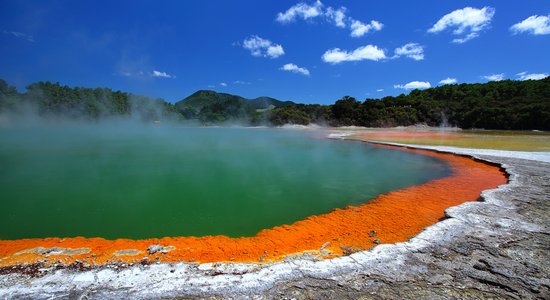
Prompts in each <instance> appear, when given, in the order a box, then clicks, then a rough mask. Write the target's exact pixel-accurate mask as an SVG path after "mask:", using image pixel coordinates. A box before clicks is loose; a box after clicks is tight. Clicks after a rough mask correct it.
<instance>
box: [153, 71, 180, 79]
mask: <svg viewBox="0 0 550 300" xmlns="http://www.w3.org/2000/svg"><path fill="white" fill-rule="evenodd" d="M151 77H160V78H176V76H174V75H170V74H168V73H166V72H161V71H157V70H153V72H152V73H151Z"/></svg>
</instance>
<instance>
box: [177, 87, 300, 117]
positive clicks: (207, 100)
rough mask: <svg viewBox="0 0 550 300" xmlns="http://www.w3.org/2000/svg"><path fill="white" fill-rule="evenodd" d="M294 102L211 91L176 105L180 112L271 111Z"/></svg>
mask: <svg viewBox="0 0 550 300" xmlns="http://www.w3.org/2000/svg"><path fill="white" fill-rule="evenodd" d="M294 104H295V103H294V102H292V101H281V100H277V99H274V98H270V97H258V98H255V99H246V98H243V97H241V96H237V95H231V94H226V93H218V92H215V91H210V90H199V91H197V92H195V93H193V94H192V95H190V96H188V97H186V98H185V99H183V100H180V101H178V102H176V103H175V106H176V108H177V109H179V110H185V109H193V110H194V111H195V112H197V113H198V112H200V111H201V110H202V109H203V108H205V107H211V106H213V105H216V106H236V105H238V106H239V107H241V108H242V109H244V110H252V109H253V110H269V109H273V108H278V107H283V106H287V105H294Z"/></svg>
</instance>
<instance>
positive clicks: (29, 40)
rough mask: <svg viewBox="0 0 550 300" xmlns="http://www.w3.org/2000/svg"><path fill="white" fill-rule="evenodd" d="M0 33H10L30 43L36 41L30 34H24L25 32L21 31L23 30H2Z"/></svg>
mask: <svg viewBox="0 0 550 300" xmlns="http://www.w3.org/2000/svg"><path fill="white" fill-rule="evenodd" d="M2 33H4V34H11V35H13V36H15V37H16V38H20V39H23V40H26V41H28V42H31V43H34V42H36V41H35V40H34V37H33V36H32V35H30V34H26V33H23V32H18V31H7V30H2Z"/></svg>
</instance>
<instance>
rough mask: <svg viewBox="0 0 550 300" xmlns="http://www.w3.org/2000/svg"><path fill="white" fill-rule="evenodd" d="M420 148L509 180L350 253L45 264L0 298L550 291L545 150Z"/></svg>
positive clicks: (10, 278)
mask: <svg viewBox="0 0 550 300" xmlns="http://www.w3.org/2000/svg"><path fill="white" fill-rule="evenodd" d="M418 147H419V148H426V149H432V150H437V151H444V152H454V153H458V154H461V155H471V156H473V157H475V158H477V159H480V160H484V161H488V162H491V163H495V164H499V165H501V166H502V168H503V169H504V170H505V171H506V172H507V173H508V174H509V176H510V177H509V183H508V184H506V185H502V186H500V187H499V188H497V189H493V190H487V191H484V192H483V193H482V200H483V201H480V202H467V203H463V204H461V205H459V206H455V207H451V208H449V209H447V210H446V215H447V218H446V219H444V220H442V221H441V222H438V223H436V224H434V225H433V226H430V227H428V228H426V229H425V230H424V231H422V232H421V233H420V234H418V235H417V236H415V237H414V238H412V239H410V240H409V241H407V242H402V243H396V244H382V245H379V246H377V247H374V248H372V249H370V250H367V251H361V252H356V253H353V254H350V255H348V256H342V257H337V258H334V259H324V260H323V259H317V258H315V257H309V256H307V255H302V256H296V257H291V258H287V259H286V260H285V261H282V262H275V263H265V264H254V263H246V264H244V263H206V264H194V263H153V264H148V263H147V264H137V265H133V266H124V265H112V266H103V267H99V268H91V269H90V268H87V267H86V266H80V267H76V268H61V269H58V268H56V267H55V266H51V267H48V268H43V269H37V270H33V269H31V270H28V271H24V270H23V271H21V272H7V273H5V274H0V299H26V298H29V299H78V298H80V299H121V298H132V299H150V298H163V299H170V298H209V299H225V298H239V299H242V298H245V299H246V298H254V299H271V298H276V299H285V298H287V299H290V298H295V299H312V298H313V299H334V298H337V299H347V298H349V299H361V298H363V299H408V298H415V299H417V298H421V299H448V298H474V299H475V298H512V299H515V298H521V299H550V279H549V277H550V276H549V275H550V255H549V253H550V218H549V216H550V163H549V162H547V161H548V158H549V157H550V154H548V155H545V154H541V156H534V157H529V155H528V154H525V153H523V154H521V155H515V153H514V152H505V151H502V152H499V151H485V152H483V151H478V150H468V149H459V148H452V147H444V148H443V147H420V146H418ZM518 157H522V158H518ZM540 157H542V158H543V159H541V158H540Z"/></svg>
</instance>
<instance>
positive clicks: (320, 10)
mask: <svg viewBox="0 0 550 300" xmlns="http://www.w3.org/2000/svg"><path fill="white" fill-rule="evenodd" d="M346 11H347V9H346V8H345V7H343V6H341V7H340V8H338V9H335V8H332V7H330V6H329V7H327V8H326V9H325V6H324V5H323V3H321V1H319V0H317V1H316V2H315V3H313V4H311V5H309V4H306V3H304V2H300V3H298V4H296V5H294V6H292V7H290V8H289V9H287V10H286V11H285V12H280V13H278V14H277V18H276V19H275V20H276V21H277V22H279V23H283V24H287V23H292V22H294V21H296V19H303V20H306V21H307V20H310V19H314V18H317V17H323V16H324V17H325V18H326V20H327V21H328V22H330V23H333V24H334V25H335V26H336V27H339V28H348V27H349V28H350V29H351V36H352V37H362V36H363V35H365V34H366V33H368V32H370V31H379V30H381V29H382V27H383V26H384V24H382V23H380V22H378V21H376V20H371V21H370V23H367V24H365V23H363V22H361V21H358V20H354V19H352V18H350V17H347V16H346Z"/></svg>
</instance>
